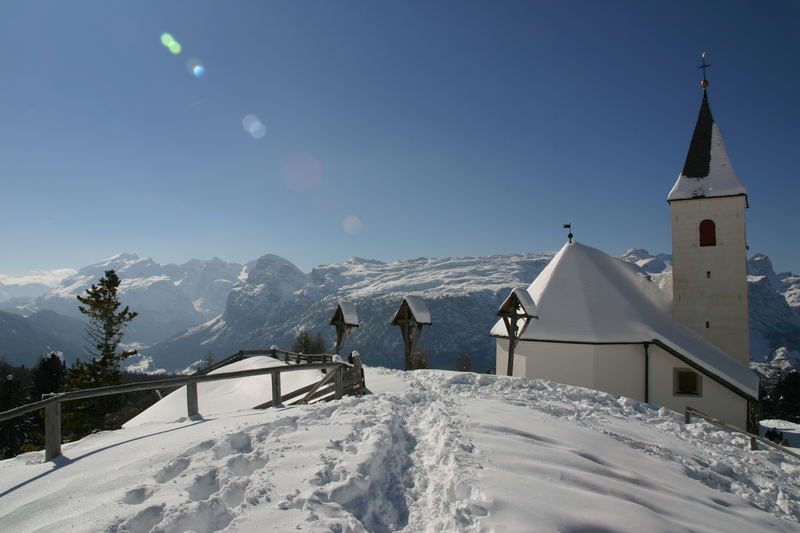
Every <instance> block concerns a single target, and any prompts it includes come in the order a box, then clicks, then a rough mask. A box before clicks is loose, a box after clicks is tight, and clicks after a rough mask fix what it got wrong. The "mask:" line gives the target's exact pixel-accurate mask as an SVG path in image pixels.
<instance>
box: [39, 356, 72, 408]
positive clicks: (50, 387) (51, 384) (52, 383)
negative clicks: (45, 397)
mask: <svg viewBox="0 0 800 533" xmlns="http://www.w3.org/2000/svg"><path fill="white" fill-rule="evenodd" d="M66 376H67V367H66V363H64V360H63V359H61V355H60V354H59V353H57V352H50V353H49V354H47V355H45V356H43V357H41V358H40V359H39V362H38V363H36V366H35V367H33V370H31V377H32V378H33V400H34V401H39V400H41V399H42V394H47V393H50V392H58V391H60V390H61V388H62V387H63V386H64V380H65V379H66Z"/></svg>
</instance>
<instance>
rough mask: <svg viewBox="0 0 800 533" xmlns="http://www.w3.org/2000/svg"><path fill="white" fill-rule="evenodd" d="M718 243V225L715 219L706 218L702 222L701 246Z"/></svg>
mask: <svg viewBox="0 0 800 533" xmlns="http://www.w3.org/2000/svg"><path fill="white" fill-rule="evenodd" d="M716 245H717V226H716V224H714V221H713V220H708V219H705V220H704V221H702V222H701V223H700V246H716Z"/></svg>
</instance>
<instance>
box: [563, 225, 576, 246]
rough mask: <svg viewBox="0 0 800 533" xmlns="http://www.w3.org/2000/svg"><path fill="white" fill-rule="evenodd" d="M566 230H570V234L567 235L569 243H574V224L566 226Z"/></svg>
mask: <svg viewBox="0 0 800 533" xmlns="http://www.w3.org/2000/svg"><path fill="white" fill-rule="evenodd" d="M564 229H568V230H569V233H568V234H567V238H568V239H569V242H572V237H574V235H573V234H572V224H564Z"/></svg>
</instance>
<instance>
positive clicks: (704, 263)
mask: <svg viewBox="0 0 800 533" xmlns="http://www.w3.org/2000/svg"><path fill="white" fill-rule="evenodd" d="M667 200H668V202H669V204H670V209H671V217H672V234H673V237H672V238H673V272H672V276H673V294H672V299H671V301H670V299H669V298H668V297H665V295H664V294H663V292H662V291H661V290H660V289H658V287H656V285H655V283H654V282H653V281H651V279H650V276H648V275H647V274H646V273H644V272H643V271H641V270H639V269H638V268H637V267H636V266H635V265H631V264H629V263H626V262H624V261H622V260H620V259H617V258H614V257H611V256H609V255H608V254H606V253H604V252H602V251H600V250H597V249H594V248H591V247H588V246H586V245H584V244H581V243H577V242H570V243H567V244H565V245H564V247H563V248H562V249H561V250H560V251H559V252H558V253H557V254H556V256H555V257H554V258H553V260H552V261H551V262H550V264H548V266H547V267H546V268H545V269H544V270H543V271H542V272H541V273H540V275H539V276H538V277H537V278H536V280H534V282H533V283H532V284H531V285H530V287H528V288H527V292H528V293H529V294H530V296H531V300H532V301H533V303H534V304H535V308H536V316H537V318H534V319H532V320H529V321H527V322H526V326H525V327H519V328H515V331H510V328H508V327H507V326H508V323H507V322H504V321H503V320H500V321H498V322H497V323H496V324H495V326H494V328H493V329H492V332H491V334H492V336H494V337H496V338H497V344H496V350H497V355H496V363H497V366H496V368H497V373H498V374H504V373H507V369H509V368H511V369H512V374H513V375H514V376H524V377H528V378H542V379H548V380H552V381H556V382H560V383H565V384H570V385H578V386H583V387H588V388H593V389H597V390H602V391H606V392H609V393H611V394H615V395H622V396H627V397H630V398H634V399H637V400H640V401H645V402H650V403H654V404H658V405H662V406H665V407H668V408H670V409H674V410H676V411H683V410H684V409H685V408H686V407H687V406H690V407H693V408H695V409H697V410H699V411H702V412H704V413H706V414H709V415H711V416H714V417H717V418H720V419H722V420H725V421H726V422H728V423H730V424H733V425H736V426H738V427H740V428H746V427H747V422H748V402H749V401H751V400H754V399H756V398H757V397H758V377H757V376H756V374H755V373H754V372H752V371H751V370H750V369H749V367H748V365H749V353H748V317H747V273H746V263H747V256H746V253H747V252H746V244H745V220H744V210H745V208H746V207H747V193H746V191H745V189H744V187H743V186H742V185H741V183H740V182H739V180H738V178H737V177H736V175H735V174H734V172H733V168H732V166H731V164H730V161H729V160H728V156H727V153H726V152H725V148H724V145H723V143H722V138H721V136H720V133H719V128H718V127H717V124H716V122H715V121H714V119H713V116H712V115H711V110H710V107H709V105H708V96H707V94H706V92H705V90H704V94H703V101H702V103H701V109H700V114H699V116H698V121H697V125H696V126H695V131H694V134H693V136H692V140H691V143H690V147H689V152H688V155H687V158H686V163H685V165H684V169H683V171H682V172H681V173H680V175H679V176H678V179H677V181H676V183H675V185H674V186H673V188H672V190H671V191H670V193H669V195H668V198H667ZM520 324H521V322H520ZM509 351H512V352H513V360H512V364H511V365H509Z"/></svg>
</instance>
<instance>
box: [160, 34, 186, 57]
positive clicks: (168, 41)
mask: <svg viewBox="0 0 800 533" xmlns="http://www.w3.org/2000/svg"><path fill="white" fill-rule="evenodd" d="M161 44H163V45H164V46H165V47H166V48H167V50H169V51H170V52H172V53H173V54H175V55H178V54H180V53H181V50H182V48H181V43H179V42H178V41H176V40H175V37H173V36H172V35H170V34H169V33H162V34H161Z"/></svg>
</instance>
